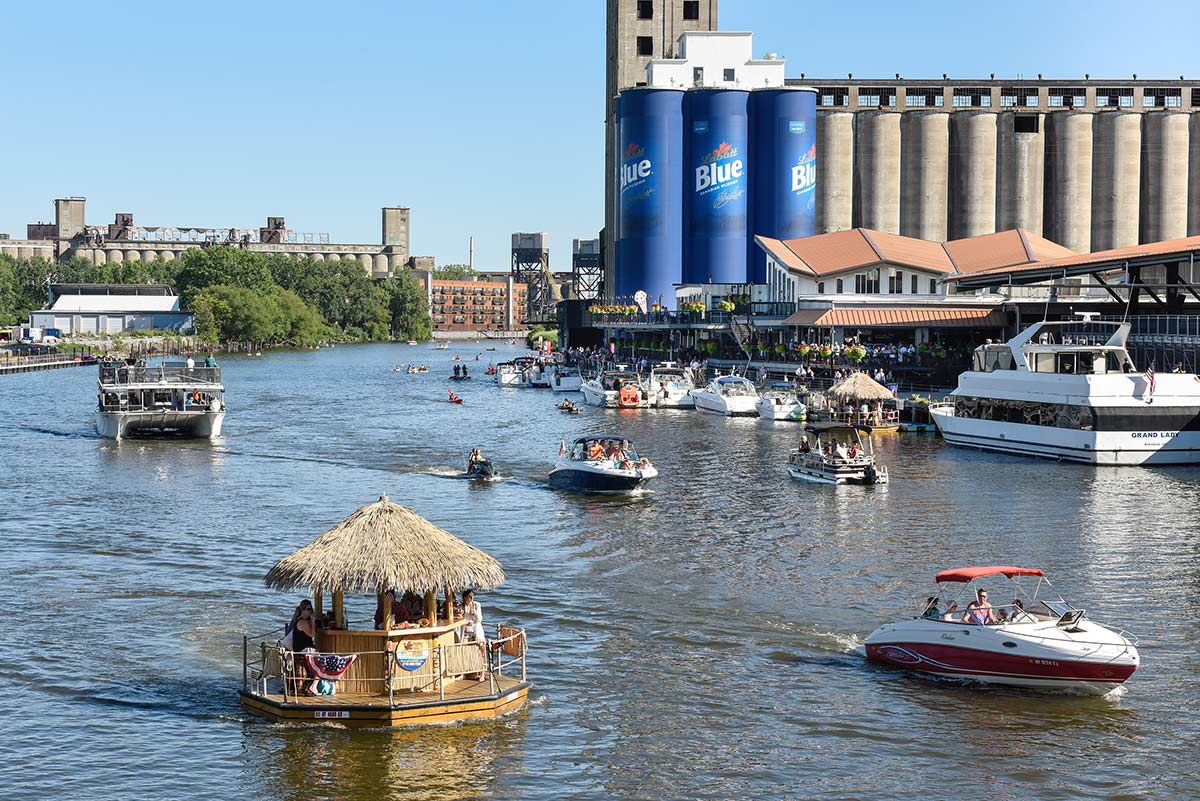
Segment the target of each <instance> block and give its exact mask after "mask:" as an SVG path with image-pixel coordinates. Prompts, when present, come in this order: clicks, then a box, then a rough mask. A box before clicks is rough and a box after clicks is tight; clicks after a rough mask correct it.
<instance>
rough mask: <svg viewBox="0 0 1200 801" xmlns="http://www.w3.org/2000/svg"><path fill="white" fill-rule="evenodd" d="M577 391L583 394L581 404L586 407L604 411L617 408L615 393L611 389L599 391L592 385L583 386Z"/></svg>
mask: <svg viewBox="0 0 1200 801" xmlns="http://www.w3.org/2000/svg"><path fill="white" fill-rule="evenodd" d="M579 391H580V392H582V393H583V402H584V403H586V404H587V405H588V406H598V407H600V408H605V409H615V408H617V393H616V392H615V391H613V390H611V389H607V390H606V389H600V388H599V387H597V386H595V385H594V384H584V385H582V386H581V387H580V388H579Z"/></svg>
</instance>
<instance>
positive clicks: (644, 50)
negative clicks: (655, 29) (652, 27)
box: [637, 36, 654, 56]
mask: <svg viewBox="0 0 1200 801" xmlns="http://www.w3.org/2000/svg"><path fill="white" fill-rule="evenodd" d="M637 54H638V55H639V56H652V55H654V37H653V36H639V37H638V38H637Z"/></svg>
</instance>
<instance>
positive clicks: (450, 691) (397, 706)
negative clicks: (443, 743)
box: [241, 676, 530, 726]
mask: <svg viewBox="0 0 1200 801" xmlns="http://www.w3.org/2000/svg"><path fill="white" fill-rule="evenodd" d="M529 686H530V685H529V682H527V681H521V680H520V679H518V678H513V677H509V676H500V677H497V678H496V682H495V687H494V688H493V685H492V682H491V681H488V680H483V681H471V680H468V679H457V680H454V681H452V682H448V683H447V684H446V687H445V690H444V692H443V693H438V692H412V693H405V694H403V695H400V696H396V698H395V700H394V701H392V702H389V701H388V698H387V696H381V695H376V694H371V693H343V694H341V695H328V696H325V695H322V696H294V695H293V696H291V697H290V698H284V696H283V694H282V693H267V694H265V695H257V694H254V693H249V692H246V691H242V693H241V697H242V706H244V707H245V708H246V709H248V710H250V711H251V712H255V713H257V714H259V715H262V716H263V717H266V718H270V719H272V720H276V721H294V722H311V721H314V720H337V721H341V722H342V723H343V724H345V725H349V726H355V725H358V726H412V725H418V724H426V723H447V722H452V721H456V720H470V719H476V718H494V717H499V716H501V715H507V714H508V713H509V712H515V711H516V710H518V709H520V708H521V707H522V706H523V705H524V704H525V701H526V699H527V697H528V695H529Z"/></svg>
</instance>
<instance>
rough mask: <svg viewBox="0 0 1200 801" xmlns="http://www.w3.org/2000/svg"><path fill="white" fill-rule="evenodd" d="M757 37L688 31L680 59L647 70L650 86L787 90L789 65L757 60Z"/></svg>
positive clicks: (778, 60) (681, 41)
mask: <svg viewBox="0 0 1200 801" xmlns="http://www.w3.org/2000/svg"><path fill="white" fill-rule="evenodd" d="M753 40H754V34H752V33H747V32H741V31H688V32H687V33H684V34H682V35H681V36H680V37H679V49H678V51H677V52H678V53H679V57H678V58H661V59H655V60H653V61H651V62H650V63H649V64H648V65H647V66H646V85H647V86H653V87H657V88H659V89H690V88H692V87H698V86H703V87H711V88H722V89H761V88H763V87H773V86H783V70H784V66H785V65H786V64H787V62H786V61H785V60H783V59H781V58H776V57H775V56H774V54H770V53H769V54H767V57H766V58H757V59H756V58H754V41H753Z"/></svg>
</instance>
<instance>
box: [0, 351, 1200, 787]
mask: <svg viewBox="0 0 1200 801" xmlns="http://www.w3.org/2000/svg"><path fill="white" fill-rule="evenodd" d="M482 347H483V346H482V345H467V344H463V345H458V346H455V347H453V348H452V350H451V351H449V352H447V351H435V350H433V349H432V347H430V346H417V347H409V346H406V345H368V346H355V347H343V348H337V349H334V350H320V351H310V352H296V353H278V354H270V355H268V356H266V357H263V358H258V359H239V358H229V359H225V360H224V361H223V364H222V366H223V368H224V369H223V372H224V374H223V378H224V381H225V384H226V387H227V392H228V403H229V407H230V413H229V416H228V419H227V421H226V436H225V437H224V438H223V439H222V440H221V441H219V442H217V443H211V444H210V443H208V442H204V441H194V440H183V441H181V440H173V441H149V440H138V441H134V440H127V441H124V442H122V443H120V444H117V443H114V442H111V441H106V440H101V439H98V438H97V437H96V436H95V433H94V428H93V423H92V409H93V405H94V403H95V392H94V389H95V380H96V374H95V370H94V369H92V368H84V369H75V370H64V371H58V372H48V373H35V374H29V375H20V376H13V377H7V378H4V379H3V380H0V451H2V453H3V455H4V458H3V460H2V462H3V470H4V479H3V481H2V482H0V493H2V495H0V531H2V532H3V535H4V537H5V543H4V544H5V548H4V556H5V559H4V563H5V564H4V572H5V573H6V575H7V581H6V582H5V585H4V589H5V592H4V596H5V600H6V605H5V618H6V621H5V625H4V626H2V627H0V646H2V654H3V657H2V658H0V678H2V679H3V687H4V689H5V690H6V692H5V696H6V698H5V701H4V702H3V703H2V704H0V724H2V731H3V732H4V744H5V746H6V750H7V754H6V756H7V760H6V761H7V765H6V767H5V770H4V772H3V774H0V797H3V798H17V797H21V798H42V797H73V798H88V799H109V798H112V799H117V798H121V799H126V798H139V799H183V798H216V797H230V798H254V799H296V801H311V800H312V799H371V800H372V801H378V800H379V799H393V798H394V799H451V798H466V799H476V798H477V799H489V798H500V799H510V798H511V799H515V798H521V799H568V798H569V799H574V798H579V799H611V798H618V799H651V798H653V799H659V798H663V799H673V798H705V799H708V798H712V799H717V798H721V799H724V798H756V799H757V798H813V797H822V798H856V799H890V798H898V797H905V798H922V799H942V798H953V797H958V796H960V795H967V796H970V797H973V798H988V799H1007V798H1013V799H1018V798H1020V799H1027V798H1039V799H1078V798H1089V799H1090V798H1096V799H1124V798H1128V799H1134V798H1162V799H1175V798H1185V797H1196V796H1198V795H1200V780H1198V779H1197V778H1196V777H1197V775H1198V773H1200V771H1198V769H1197V764H1198V762H1200V748H1198V747H1197V744H1196V738H1197V735H1200V724H1198V723H1197V720H1196V714H1197V707H1198V704H1197V701H1196V699H1197V697H1198V694H1200V654H1198V649H1197V643H1198V642H1200V625H1198V624H1197V622H1196V619H1197V615H1196V613H1195V609H1196V608H1197V606H1198V604H1200V536H1198V535H1197V527H1198V526H1197V524H1198V522H1200V511H1198V510H1200V503H1198V502H1200V483H1198V479H1200V471H1197V470H1194V469H1170V470H1165V469H1164V470H1158V469H1153V470H1152V469H1115V468H1110V469H1100V470H1096V469H1090V468H1084V467H1079V466H1074V465H1059V464H1053V463H1041V462H1036V461H1026V460H1021V459H1015V458H1008V457H1003V456H996V455H986V454H979V453H975V452H969V451H962V450H957V449H952V448H949V447H947V446H945V445H944V444H943V443H942V442H941V441H940V440H938V439H937V438H935V437H933V436H930V435H896V436H889V437H883V438H881V440H880V442H879V445H878V450H879V452H880V454H881V458H882V461H883V462H884V463H885V464H887V465H889V467H890V469H891V472H892V483H891V484H890V485H889V486H887V487H878V488H861V487H858V488H856V487H839V488H822V487H816V486H812V485H805V484H800V483H797V482H793V481H791V480H790V479H789V478H788V477H787V475H786V472H785V470H784V469H783V462H784V460H785V459H786V452H787V449H788V448H789V447H791V446H792V445H793V443H794V440H795V437H796V433H797V429H796V428H795V427H794V426H793V425H790V424H784V423H776V424H771V423H767V422H765V421H759V420H749V419H739V420H727V419H723V418H718V417H713V416H708V415H702V414H698V413H693V412H665V411H664V412H649V411H647V412H618V411H605V410H598V409H590V408H589V409H585V410H584V412H583V414H581V415H579V416H577V417H571V416H565V415H561V414H560V413H558V412H557V411H555V410H553V409H552V405H553V403H554V402H555V399H554V398H553V397H552V396H551V394H550V393H549V392H548V391H529V390H526V391H515V390H500V389H499V388H497V387H496V386H494V385H493V384H492V383H490V382H485V381H482V380H476V381H472V382H470V383H469V384H465V385H463V386H462V387H460V388H459V389H460V391H461V393H462V394H463V395H464V396H465V397H466V399H467V404H466V405H465V406H463V407H456V406H452V405H450V404H448V403H446V402H445V392H446V387H447V386H448V382H447V381H446V376H447V375H448V374H449V371H450V366H449V357H450V356H451V355H452V354H454V353H461V354H463V355H464V357H465V358H466V359H468V360H469V361H468V363H469V364H471V365H473V366H474V361H473V359H474V356H475V354H476V353H479V352H480V351H481V350H482ZM504 350H505V348H504V347H501V352H500V353H499V354H488V353H484V354H483V363H484V364H486V362H487V360H488V358H489V357H493V358H495V357H496V356H499V357H501V358H503V357H505V356H506V355H511V354H505V353H504ZM412 360H423V361H425V362H427V363H428V364H429V365H430V367H431V373H429V374H428V375H413V376H409V375H404V374H402V373H395V372H392V371H391V370H390V366H391V365H392V364H394V363H396V362H401V361H412ZM479 372H480V374H482V368H480V371H479ZM480 377H482V375H481V376H480ZM601 430H613V431H616V432H620V433H624V434H626V435H628V436H630V437H631V438H632V439H633V441H634V442H635V444H636V445H637V446H638V448H639V450H641V451H643V452H644V453H646V454H647V455H649V456H650V457H651V458H652V459H653V460H654V461H655V462H656V463H657V465H658V467H659V469H660V471H661V476H660V478H659V479H658V480H657V481H656V482H655V484H654V485H653V490H652V491H650V492H647V493H645V494H642V495H638V496H632V497H627V498H613V497H583V496H571V495H563V494H559V493H557V492H555V491H552V490H550V489H548V488H547V487H546V485H545V476H546V473H547V472H548V470H549V468H550V466H551V464H552V462H553V461H554V459H555V457H556V454H557V450H558V445H559V441H560V439H562V438H564V437H571V436H575V435H578V434H582V433H589V432H599V431H601ZM475 445H479V446H482V447H483V448H484V450H485V452H486V453H488V455H490V456H491V457H492V458H493V459H494V460H495V461H496V463H497V465H498V467H499V471H500V473H501V474H502V476H504V480H502V481H499V482H496V483H493V484H489V485H485V486H479V485H475V484H472V483H470V482H466V481H463V480H460V479H458V478H456V477H455V475H456V473H457V472H458V471H459V470H460V469H461V466H462V464H463V461H464V459H465V456H466V453H467V451H468V449H469V448H470V447H472V446H475ZM383 494H387V495H389V496H390V497H391V498H392V499H393V500H396V501H398V502H400V503H403V504H406V505H409V506H412V507H413V508H414V509H416V510H417V511H418V512H419V513H420V514H422V515H424V516H425V517H427V518H429V519H431V520H432V521H434V522H435V523H437V524H439V525H441V526H442V527H444V528H446V529H448V530H450V531H452V532H454V533H456V534H458V535H459V536H461V537H463V538H464V539H466V540H467V541H469V542H471V543H472V544H474V545H477V546H479V547H481V548H483V549H484V550H486V551H488V552H489V553H491V554H492V555H493V556H495V557H496V558H497V559H499V561H500V562H501V563H502V564H503V565H504V567H505V570H506V572H507V573H508V577H509V578H508V582H507V583H506V584H505V585H504V586H503V587H501V588H500V589H499V590H497V591H494V592H490V593H485V594H482V596H481V598H480V600H481V601H482V603H483V606H484V610H485V616H486V618H487V619H488V621H489V622H491V623H494V622H497V621H502V620H510V621H512V622H516V623H519V624H521V625H523V626H525V627H526V628H527V629H528V632H529V640H530V658H529V671H530V676H531V678H532V679H533V681H534V682H535V688H534V690H533V691H532V693H531V695H530V698H531V703H530V704H529V706H528V707H527V708H526V709H525V710H524V711H522V712H520V713H518V714H515V715H512V716H510V717H507V718H505V719H503V720H500V721H492V722H482V723H471V724H463V725H455V726H447V727H439V728H432V729H414V730H398V731H391V730H369V731H349V730H346V729H343V728H340V727H338V726H336V725H335V724H329V725H321V726H316V725H313V726H282V725H273V724H270V723H267V722H264V721H260V720H258V719H256V718H253V717H250V716H248V715H247V714H244V713H243V712H242V711H241V709H240V707H239V706H238V703H237V696H236V691H237V689H238V687H239V686H240V682H241V634H242V633H243V632H247V631H249V632H259V631H265V630H268V629H271V628H273V627H276V626H279V625H281V624H282V622H283V621H284V620H285V619H286V618H287V616H288V614H289V613H290V610H291V609H292V607H293V606H294V605H295V603H296V602H297V601H298V600H299V598H298V597H293V596H287V595H280V594H278V593H275V592H272V591H268V590H267V589H265V588H264V586H263V584H262V576H263V574H264V573H265V572H266V570H267V569H268V568H269V567H270V566H271V564H272V563H273V562H274V561H275V560H276V559H278V558H280V557H282V556H284V555H286V554H288V553H290V552H291V551H293V550H295V549H296V548H298V547H299V546H301V545H303V544H305V543H307V542H309V541H310V540H312V539H313V538H314V537H315V536H316V535H317V534H319V533H320V532H322V531H324V530H326V529H327V528H329V527H330V526H332V525H334V524H336V523H337V522H338V521H339V520H341V519H342V518H343V517H344V516H345V515H347V514H349V513H350V512H352V511H353V510H354V509H356V508H358V507H359V506H361V505H363V504H365V503H368V502H370V501H373V500H375V499H376V498H377V497H378V496H379V495H383ZM995 563H999V564H1014V563H1015V564H1026V565H1030V566H1036V567H1042V568H1044V569H1045V570H1047V571H1048V573H1049V575H1050V576H1051V577H1052V579H1053V580H1054V581H1055V583H1056V585H1057V586H1058V588H1059V589H1060V590H1062V591H1063V592H1064V594H1065V595H1067V597H1068V598H1071V599H1072V600H1074V601H1075V602H1076V603H1077V604H1078V605H1080V606H1084V607H1086V608H1087V609H1088V612H1089V614H1090V615H1091V616H1092V617H1093V618H1095V619H1097V620H1100V621H1103V622H1106V623H1109V624H1110V625H1114V626H1117V627H1124V628H1128V629H1130V630H1131V631H1133V632H1135V633H1136V634H1138V635H1139V637H1140V639H1141V652H1142V655H1143V660H1144V667H1143V668H1142V669H1141V670H1140V671H1138V673H1137V674H1135V676H1134V677H1133V679H1131V680H1130V682H1129V683H1128V685H1127V688H1126V689H1125V690H1124V691H1118V692H1117V693H1116V694H1114V695H1110V696H1108V697H1104V698H1092V697H1073V696H1061V695H1050V694H1038V693H1030V692H1020V691H1015V690H1002V689H1001V690H996V689H981V688H979V687H975V686H964V685H959V684H953V683H942V682H932V681H927V680H922V679H917V678H913V677H911V676H908V675H905V674H903V673H900V672H897V671H894V670H890V669H886V668H879V667H874V666H870V665H868V664H867V663H866V662H865V661H864V660H863V658H862V656H861V655H860V646H861V642H862V639H863V638H864V637H865V636H866V634H867V633H869V632H870V631H871V630H872V629H873V628H875V626H877V625H878V624H879V623H881V622H884V621H887V620H891V619H893V618H895V617H897V616H899V615H901V614H911V613H912V612H913V610H914V609H917V608H919V604H920V601H921V600H922V599H923V598H924V596H925V595H927V594H928V590H929V588H930V587H931V585H932V576H933V573H934V572H935V571H937V570H939V569H942V568H947V567H956V566H961V565H964V564H995ZM349 608H350V611H351V613H352V614H353V613H355V612H357V613H358V614H359V616H360V617H362V616H369V615H370V613H371V612H372V611H373V601H370V600H367V599H356V600H354V601H352V602H350V603H349Z"/></svg>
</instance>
